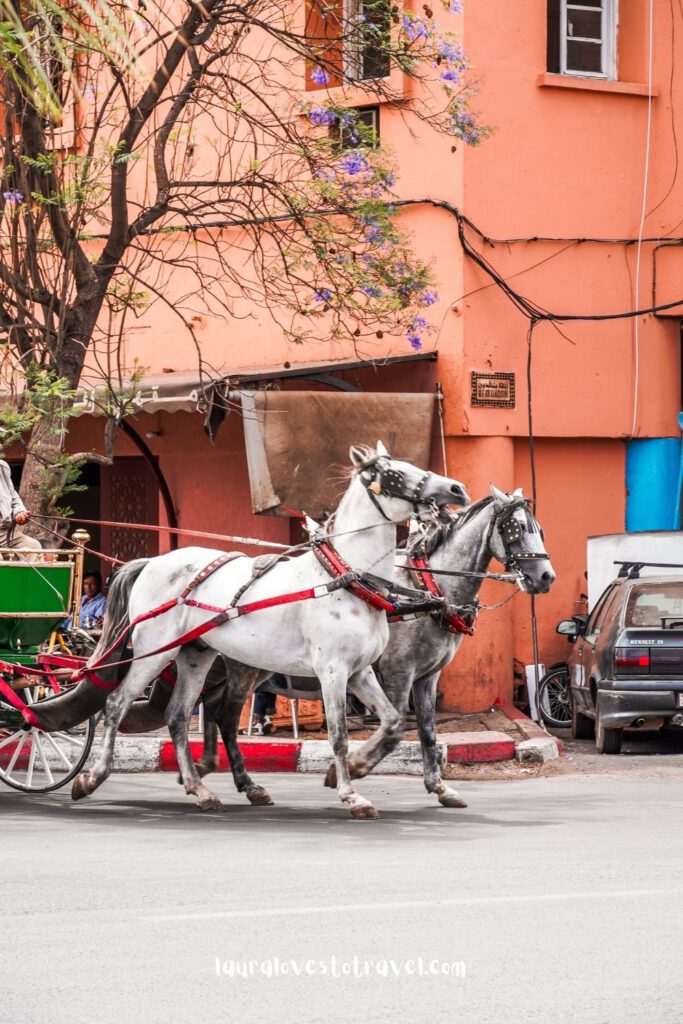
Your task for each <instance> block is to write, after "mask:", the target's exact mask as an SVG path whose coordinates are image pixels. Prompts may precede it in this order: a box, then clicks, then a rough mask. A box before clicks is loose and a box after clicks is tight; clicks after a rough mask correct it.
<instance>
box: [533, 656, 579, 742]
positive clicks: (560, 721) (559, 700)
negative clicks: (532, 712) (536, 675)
mask: <svg viewBox="0 0 683 1024" xmlns="http://www.w3.org/2000/svg"><path fill="white" fill-rule="evenodd" d="M538 706H539V709H540V712H541V717H542V718H543V721H544V722H545V724H546V725H552V726H554V727H555V728H556V729H567V728H568V727H569V726H570V725H571V721H572V695H571V690H570V688H569V672H568V670H567V668H566V667H565V666H561V667H560V668H555V669H552V671H550V672H546V674H545V675H544V676H543V679H542V680H541V685H540V688H539V700H538Z"/></svg>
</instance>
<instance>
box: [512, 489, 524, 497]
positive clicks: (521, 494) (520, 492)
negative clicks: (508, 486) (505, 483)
mask: <svg viewBox="0 0 683 1024" xmlns="http://www.w3.org/2000/svg"><path fill="white" fill-rule="evenodd" d="M512 497H513V498H523V497H524V492H523V490H522V488H521V487H517V488H515V490H514V491H513V492H512Z"/></svg>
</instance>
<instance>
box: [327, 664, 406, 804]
mask: <svg viewBox="0 0 683 1024" xmlns="http://www.w3.org/2000/svg"><path fill="white" fill-rule="evenodd" d="M410 682H411V677H410V675H408V674H406V673H399V672H394V673H393V674H392V677H391V679H390V680H389V681H388V683H385V685H384V689H382V687H381V686H380V684H379V681H378V679H377V676H376V675H375V672H374V669H372V668H368V669H365V670H364V672H361V673H359V674H358V676H357V677H354V678H353V679H352V680H351V681H350V682H349V688H350V689H351V690H352V692H353V693H355V694H356V696H357V697H358V699H359V700H361V701H362V702H363V704H365V706H366V707H367V708H368V709H369V710H371V711H376V712H377V714H378V715H379V717H380V725H379V728H378V729H377V730H376V732H374V733H373V735H372V736H371V737H370V738H369V739H367V740H366V741H365V742H364V743H363V745H362V746H361V747H360V749H359V750H357V751H356V752H355V753H354V754H351V756H350V757H349V773H350V776H351V778H352V779H360V778H363V777H364V776H365V775H367V774H368V773H369V772H371V771H372V769H373V768H375V767H376V766H377V765H378V764H379V763H380V761H381V760H382V759H383V758H384V757H386V756H387V754H390V753H391V751H392V750H395V749H396V747H397V746H398V744H399V743H400V742H401V737H402V736H403V730H404V728H405V716H406V711H407V709H408V694H409V692H410ZM385 691H386V692H385ZM325 785H326V786H329V787H330V788H332V789H334V787H335V786H336V785H337V770H336V766H335V765H334V764H331V765H330V767H329V768H328V770H327V774H326V776H325Z"/></svg>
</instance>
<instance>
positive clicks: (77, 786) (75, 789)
mask: <svg viewBox="0 0 683 1024" xmlns="http://www.w3.org/2000/svg"><path fill="white" fill-rule="evenodd" d="M94 788H95V787H94V786H91V785H90V781H89V775H88V772H81V774H80V775H77V776H76V778H75V779H74V781H73V784H72V786H71V799H72V800H82V799H83V797H84V796H90V794H91V793H92V791H93V789H94Z"/></svg>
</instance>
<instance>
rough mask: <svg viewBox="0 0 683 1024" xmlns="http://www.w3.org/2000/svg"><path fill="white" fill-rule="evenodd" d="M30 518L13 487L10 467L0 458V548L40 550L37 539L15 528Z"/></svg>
mask: <svg viewBox="0 0 683 1024" xmlns="http://www.w3.org/2000/svg"><path fill="white" fill-rule="evenodd" d="M29 518H30V514H29V512H27V510H26V507H25V505H24V503H23V501H22V500H21V498H20V497H19V495H18V494H17V492H16V491H15V489H14V484H13V483H12V476H11V473H10V468H9V466H8V464H7V463H6V462H5V460H4V459H0V548H31V549H32V550H33V551H42V547H41V544H40V541H39V540H36V538H35V537H29V536H28V534H26V533H22V532H21V531H20V530H17V529H15V525H16V526H23V525H24V523H26V522H28V520H29Z"/></svg>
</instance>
